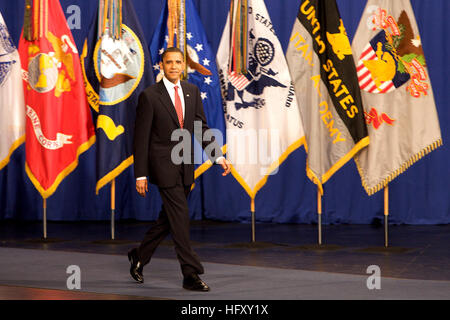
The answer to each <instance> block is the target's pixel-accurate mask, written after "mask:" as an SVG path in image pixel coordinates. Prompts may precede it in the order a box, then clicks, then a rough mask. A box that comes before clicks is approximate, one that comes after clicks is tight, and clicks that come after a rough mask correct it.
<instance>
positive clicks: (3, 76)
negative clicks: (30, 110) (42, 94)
mask: <svg viewBox="0 0 450 320" xmlns="http://www.w3.org/2000/svg"><path fill="white" fill-rule="evenodd" d="M24 141H25V105H24V97H23V86H22V72H21V66H20V57H19V53H18V52H17V49H16V47H15V46H14V43H13V40H12V38H11V37H10V35H9V32H8V28H7V27H6V24H5V21H4V20H3V16H2V14H1V13H0V170H1V169H2V168H4V167H5V166H6V165H7V164H8V162H9V158H10V156H11V154H12V153H13V152H14V150H16V149H17V147H19V146H20V145H21V144H22V143H23V142H24Z"/></svg>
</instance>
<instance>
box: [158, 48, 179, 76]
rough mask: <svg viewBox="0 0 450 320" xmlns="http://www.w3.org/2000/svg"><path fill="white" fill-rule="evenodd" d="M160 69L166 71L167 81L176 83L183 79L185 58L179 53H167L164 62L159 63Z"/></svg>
mask: <svg viewBox="0 0 450 320" xmlns="http://www.w3.org/2000/svg"><path fill="white" fill-rule="evenodd" d="M159 66H160V68H162V70H163V71H164V75H165V76H166V78H167V80H169V81H170V82H172V83H176V82H177V81H178V80H180V78H181V74H182V72H183V70H184V61H183V56H182V55H181V53H179V52H167V53H166V54H165V55H164V60H163V61H162V62H160V63H159Z"/></svg>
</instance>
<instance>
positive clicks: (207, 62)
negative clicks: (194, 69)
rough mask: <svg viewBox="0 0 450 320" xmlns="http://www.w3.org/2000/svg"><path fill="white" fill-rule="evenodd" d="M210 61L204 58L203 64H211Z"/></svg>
mask: <svg viewBox="0 0 450 320" xmlns="http://www.w3.org/2000/svg"><path fill="white" fill-rule="evenodd" d="M209 63H210V61H209V60H208V59H206V58H205V59H203V64H204V65H205V66H209Z"/></svg>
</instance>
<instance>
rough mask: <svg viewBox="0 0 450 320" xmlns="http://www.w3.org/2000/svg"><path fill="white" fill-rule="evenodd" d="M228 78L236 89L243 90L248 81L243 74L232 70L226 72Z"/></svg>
mask: <svg viewBox="0 0 450 320" xmlns="http://www.w3.org/2000/svg"><path fill="white" fill-rule="evenodd" d="M228 80H230V83H231V84H232V85H233V87H235V88H236V89H237V90H238V91H242V90H244V89H245V88H246V87H247V86H248V84H249V83H250V81H248V79H247V77H246V76H244V75H243V74H238V73H236V72H234V71H232V72H229V73H228Z"/></svg>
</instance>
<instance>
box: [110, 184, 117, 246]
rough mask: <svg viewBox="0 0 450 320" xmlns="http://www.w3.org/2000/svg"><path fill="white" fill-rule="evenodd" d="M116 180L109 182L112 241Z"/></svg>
mask: <svg viewBox="0 0 450 320" xmlns="http://www.w3.org/2000/svg"><path fill="white" fill-rule="evenodd" d="M115 198H116V179H113V180H112V181H111V239H112V240H114V213H115V210H116V199H115Z"/></svg>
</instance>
